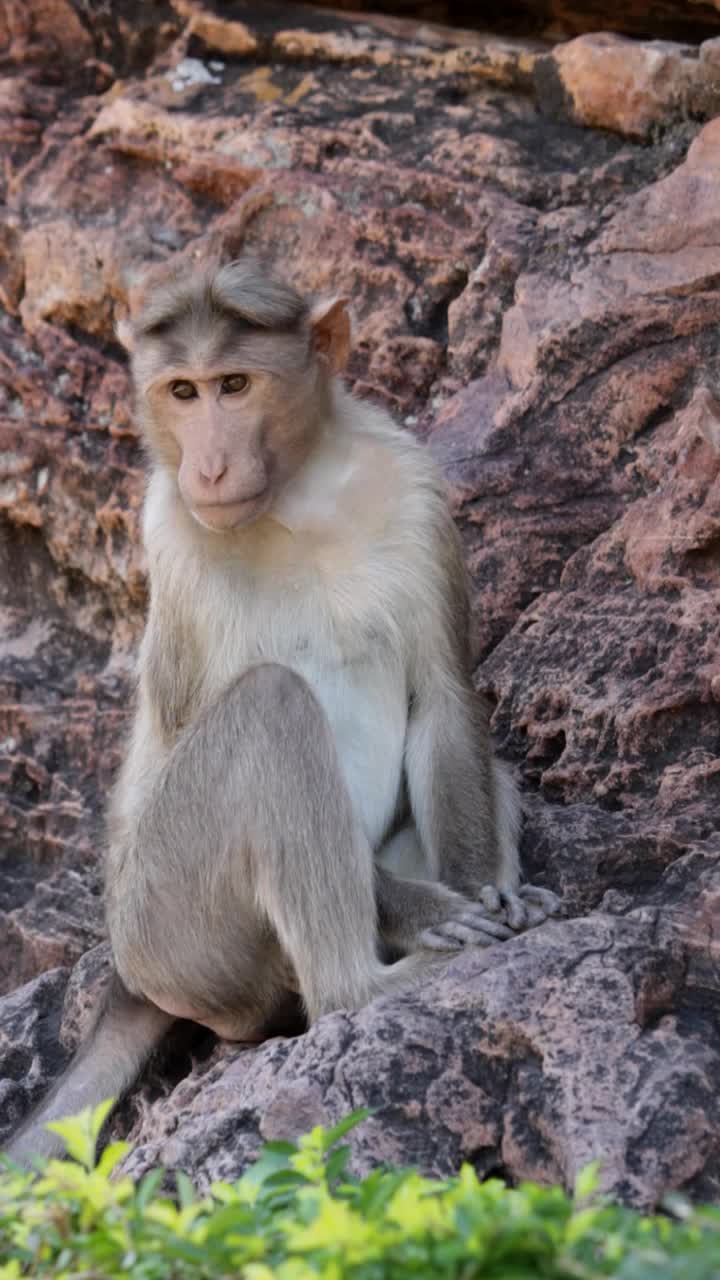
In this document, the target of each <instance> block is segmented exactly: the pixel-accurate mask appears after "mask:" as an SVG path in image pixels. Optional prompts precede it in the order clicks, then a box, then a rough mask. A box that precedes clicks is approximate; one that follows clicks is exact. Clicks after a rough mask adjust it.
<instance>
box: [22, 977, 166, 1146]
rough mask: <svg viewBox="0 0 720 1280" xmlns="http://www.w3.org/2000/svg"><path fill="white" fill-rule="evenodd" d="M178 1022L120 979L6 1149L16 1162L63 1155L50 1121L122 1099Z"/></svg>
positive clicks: (114, 981)
mask: <svg viewBox="0 0 720 1280" xmlns="http://www.w3.org/2000/svg"><path fill="white" fill-rule="evenodd" d="M172 1022H173V1018H171V1017H170V1015H169V1014H167V1013H163V1011H162V1010H161V1009H158V1008H157V1007H156V1006H155V1005H153V1004H150V1003H149V1002H148V1001H145V1000H140V999H138V998H137V997H135V996H132V995H130V993H129V992H128V991H126V990H125V988H124V987H123V986H122V983H121V982H120V980H119V978H117V977H115V979H114V980H113V982H112V983H111V989H110V992H109V994H108V998H107V1001H106V1004H105V1007H104V1009H103V1011H102V1013H101V1014H100V1017H99V1018H98V1021H97V1023H96V1026H95V1029H94V1031H93V1032H92V1033H91V1035H90V1037H89V1039H88V1040H87V1041H86V1043H85V1044H84V1045H82V1046H81V1048H80V1049H79V1050H78V1052H77V1053H76V1055H75V1057H74V1058H73V1060H72V1061H71V1063H70V1065H69V1066H68V1068H67V1070H66V1071H65V1072H64V1073H63V1074H62V1075H61V1076H60V1079H59V1080H58V1081H57V1083H56V1084H55V1085H54V1087H53V1089H52V1091H51V1092H50V1094H49V1095H48V1097H47V1098H45V1099H44V1101H43V1102H42V1103H41V1104H40V1106H39V1107H38V1108H37V1109H36V1110H35V1111H33V1112H32V1113H31V1114H30V1116H29V1118H28V1119H27V1120H26V1121H25V1124H24V1125H23V1126H22V1128H21V1129H20V1130H19V1132H18V1133H17V1134H16V1135H15V1137H14V1138H13V1140H12V1142H11V1143H10V1145H9V1147H7V1148H6V1151H7V1154H8V1155H9V1156H10V1157H11V1159H13V1160H15V1161H16V1163H18V1164H20V1165H23V1166H25V1167H28V1166H29V1165H30V1164H31V1162H32V1159H33V1157H34V1156H45V1157H47V1158H48V1159H50V1158H53V1157H55V1156H60V1155H62V1154H63V1150H64V1143H63V1140H62V1138H61V1137H60V1136H59V1134H56V1133H53V1132H51V1131H50V1130H48V1129H46V1128H45V1126H46V1125H47V1123H48V1122H49V1121H50V1120H62V1119H64V1118H65V1117H66V1116H72V1115H76V1114H77V1113H78V1112H79V1111H82V1109H83V1108H84V1107H88V1106H89V1107H96V1106H97V1105H98V1103H100V1102H104V1101H105V1100H106V1099H107V1098H115V1099H117V1098H119V1097H121V1096H122V1094H123V1093H125V1092H126V1090H127V1089H129V1087H130V1085H131V1084H132V1083H133V1082H134V1080H136V1079H137V1076H138V1075H139V1074H140V1071H141V1070H142V1068H143V1066H144V1064H145V1062H146V1061H147V1059H148V1058H149V1057H150V1054H151V1053H152V1052H153V1050H154V1049H155V1048H156V1047H157V1045H158V1044H159V1042H160V1040H161V1039H162V1037H163V1036H164V1035H165V1032H166V1031H167V1030H168V1028H169V1027H170V1026H171V1024H172Z"/></svg>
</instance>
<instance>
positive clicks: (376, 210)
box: [0, 0, 720, 1204]
mask: <svg viewBox="0 0 720 1280" xmlns="http://www.w3.org/2000/svg"><path fill="white" fill-rule="evenodd" d="M95 8H96V12H95V13H94V16H92V20H91V17H90V16H89V15H91V14H92V6H90V5H89V4H87V3H83V4H80V3H74V0H28V2H23V3H22V4H21V3H19V2H18V3H12V2H11V3H9V4H6V6H5V8H4V10H3V12H2V15H0V50H2V57H3V63H2V77H1V78H0V127H1V136H2V140H3V141H2V157H3V166H2V169H1V171H0V197H1V198H2V201H3V204H2V207H1V208H0V304H1V308H2V309H1V310H0V396H1V397H2V399H1V400H0V406H1V407H0V511H1V513H2V514H1V517H0V518H1V520H2V538H1V539H0V557H2V577H1V584H2V586H1V590H2V601H1V606H0V608H1V614H0V618H1V625H2V632H1V639H0V672H1V678H2V692H1V694H0V697H1V700H2V701H1V707H2V712H1V714H2V726H1V729H0V776H1V777H2V781H3V791H4V794H3V800H2V805H1V806H0V859H1V860H2V864H1V869H2V876H1V879H0V908H1V910H2V915H1V916H0V989H1V990H2V991H3V992H4V993H6V994H5V995H4V997H3V998H2V999H1V1000H0V1098H1V1099H2V1109H1V1110H0V1125H1V1126H2V1129H1V1130H0V1137H1V1136H2V1134H3V1133H5V1132H7V1131H8V1130H9V1129H11V1128H12V1127H13V1126H14V1124H15V1123H16V1122H17V1120H18V1119H19V1118H20V1116H21V1114H22V1113H23V1112H24V1110H25V1109H26V1108H27V1106H28V1104H29V1102H30V1101H31V1099H33V1098H34V1097H36V1096H37V1094H38V1093H39V1092H41V1091H42V1090H43V1089H44V1088H45V1087H46V1086H47V1083H48V1081H49V1080H50V1078H51V1077H52V1076H53V1075H54V1074H55V1073H56V1072H57V1070H58V1069H59V1066H60V1064H61V1062H62V1061H63V1059H64V1057H65V1055H66V1054H67V1052H69V1050H70V1049H71V1048H72V1047H73V1045H74V1044H75V1043H76V1042H77V1040H78V1038H79V1037H80V1036H81V1035H82V1033H83V1029H84V1028H85V1027H86V1026H87V1023H88V1019H89V1017H90V1016H91V1014H92V1008H93V1006H94V1003H95V1001H96V999H97V995H98V993H99V991H100V990H101V987H102V983H103V980H104V975H105V973H106V968H107V956H106V954H105V951H104V949H103V947H102V946H100V948H99V949H98V948H96V949H92V948H94V946H95V944H97V943H99V942H100V940H101V937H102V918H101V905H100V897H99V882H100V877H99V859H100V841H101V829H102V828H101V822H100V814H101V809H102V803H103V800H104V797H105V795H106V792H107V788H108V786H109V784H110V780H111V778H112V775H113V770H114V768H115V766H116V763H117V759H118V752H119V749H120V744H121V741H122V735H123V731H124V728H125V726H126V724H127V716H128V708H129V704H130V699H131V688H132V680H131V658H132V651H133V646H134V644H135V642H136V641H137V638H138V635H139V632H140V628H141V625H142V616H143V609H144V604H145V584H144V577H143V563H142V555H141V552H140V549H139V545H138V516H139V510H140V504H141V499H142V484H143V472H142V460H141V456H140V450H139V446H138V440H137V436H136V433H135V430H134V428H133V425H132V421H131V414H130V409H129V405H128V399H127V376H126V370H125V365H124V362H123V359H122V355H121V352H120V349H119V347H118V346H117V345H116V343H115V342H114V339H113V323H114V320H115V319H116V318H117V316H118V315H119V314H121V313H122V309H123V306H124V302H125V290H126V287H127V286H126V283H125V281H126V276H125V272H126V269H127V268H129V267H132V265H133V264H135V263H138V262H149V261H159V260H162V259H165V258H168V257H169V256H171V255H173V254H185V255H187V257H188V258H192V257H193V256H194V255H196V254H201V253H202V252H203V251H204V249H205V248H206V246H207V244H208V242H209V241H213V242H217V240H219V239H221V240H223V241H224V242H225V243H227V244H228V245H230V246H235V247H237V248H240V247H242V246H246V247H250V248H254V249H258V250H260V251H262V252H263V253H265V254H267V255H268V256H269V257H270V258H271V259H272V260H274V261H277V262H278V263H281V264H282V265H283V266H284V268H285V269H286V270H287V271H288V272H289V273H290V275H291V276H292V277H293V278H294V279H295V280H296V281H297V282H298V283H299V284H300V285H301V286H302V287H304V288H306V289H308V290H316V291H325V290H342V291H347V292H348V293H350V294H351V296H352V298H353V305H354V309H355V316H356V334H357V341H356V345H355V352H354V355H353V358H352V364H351V369H350V377H351V382H352V383H353V384H354V386H355V387H356V389H357V391H358V392H359V393H360V394H363V395H367V396H371V397H374V398H377V399H379V400H381V401H383V402H385V403H386V404H388V405H389V406H390V407H391V408H392V409H393V410H394V412H395V413H396V414H397V415H398V416H399V417H400V418H401V419H402V420H403V421H404V422H405V423H406V425H407V427H408V429H409V430H412V431H415V432H417V433H419V434H420V435H421V436H422V437H424V438H425V439H427V441H428V444H429V447H430V449H431V450H432V451H433V453H434V455H435V457H436V458H437V460H438V462H439V463H440V464H441V466H442V467H443V468H444V471H445V474H446V476H447V479H448V483H449V486H450V492H451V498H452V502H453V505H454V510H455V513H456V515H457V519H458V522H459V525H460V528H461V530H462V533H463V537H464V540H465V546H466V551H467V562H468V566H469V569H470V573H471V576H472V582H473V591H474V603H475V624H476V638H477V653H478V661H479V665H478V672H477V680H478V685H479V686H480V687H482V688H484V689H486V690H487V691H488V692H489V693H490V695H491V696H492V697H493V699H494V700H495V703H496V714H495V727H496V730H497V735H498V741H499V745H500V749H501V751H502V753H503V754H504V755H505V756H506V757H507V758H508V759H510V760H512V761H514V763H515V764H516V766H517V769H518V773H519V775H520V777H521V779H522V783H523V789H524V794H525V797H526V802H527V813H528V817H527V823H526V830H525V836H524V857H525V863H526V867H527V869H528V871H529V872H530V873H531V874H532V876H533V877H534V878H536V879H537V880H539V881H541V882H543V883H545V884H548V885H550V886H551V887H553V888H556V889H558V890H559V891H560V892H561V893H562V895H563V899H564V905H565V918H564V919H563V920H560V921H557V922H554V923H552V924H550V925H547V926H545V927H544V928H542V929H541V930H538V931H536V932H535V933H533V934H531V935H528V936H526V937H523V938H519V939H517V940H515V941H513V942H512V943H510V944H506V945H504V946H498V947H495V948H492V949H490V950H488V951H486V952H482V953H479V952H478V953H475V954H468V955H466V956H464V957H460V958H458V959H456V960H454V961H453V962H452V963H451V964H449V966H448V968H447V971H446V972H444V973H442V974H441V975H439V976H438V978H437V980H436V981H435V982H433V983H432V984H431V985H430V986H429V987H428V989H427V991H426V992H425V993H423V994H418V993H411V994H408V995H407V996H406V997H404V998H397V999H393V1000H389V999H388V1000H383V1001H378V1002H377V1003H376V1004H374V1005H373V1006H372V1007H371V1008H369V1009H367V1010H365V1011H364V1012H362V1013H360V1014H356V1015H354V1016H346V1015H342V1014H338V1015H335V1016H333V1017H330V1018H326V1019H323V1020H322V1021H321V1022H320V1023H319V1024H318V1025H317V1026H316V1027H315V1028H314V1029H313V1030H312V1031H311V1032H310V1033H308V1034H307V1035H306V1036H304V1037H302V1038H300V1039H297V1040H282V1039H280V1040H275V1041H273V1042H271V1043H269V1044H267V1045H265V1046H262V1047H259V1048H250V1049H244V1048H242V1047H238V1046H228V1045H219V1046H218V1045H214V1044H213V1042H212V1039H211V1038H210V1037H208V1036H206V1035H203V1034H199V1035H195V1036H190V1037H189V1038H188V1036H187V1034H186V1033H185V1032H183V1030H182V1029H180V1030H179V1032H178V1035H177V1036H176V1038H175V1040H174V1041H173V1043H172V1044H171V1045H170V1046H168V1049H167V1050H166V1052H165V1053H164V1054H163V1056H162V1057H161V1058H160V1060H159V1061H158V1062H157V1063H156V1064H155V1065H154V1067H153V1069H152V1071H150V1072H148V1074H147V1076H146V1078H145V1080H144V1081H143V1083H142V1084H141V1086H140V1087H139V1088H138V1089H137V1090H136V1091H135V1092H134V1093H133V1095H132V1096H131V1098H130V1099H129V1100H128V1101H127V1102H126V1103H125V1104H124V1105H123V1107H122V1108H121V1110H120V1111H119V1113H118V1115H117V1118H116V1120H115V1127H116V1129H117V1130H118V1131H119V1132H123V1133H129V1134H130V1135H131V1136H132V1137H133V1139H134V1140H135V1141H136V1143H137V1144H138V1145H137V1150H136V1153H135V1155H134V1156H133V1157H132V1159H131V1161H130V1168H131V1169H132V1170H133V1171H134V1172H137V1173H139V1172H141V1171H142V1170H144V1169H146V1168H147V1167H149V1166H150V1165H151V1164H153V1163H157V1162H161V1163H164V1164H166V1165H168V1166H181V1167H183V1168H185V1169H186V1170H188V1171H189V1172H190V1173H191V1174H193V1176H195V1177H196V1178H197V1179H198V1180H199V1181H200V1182H201V1183H202V1184H206V1183H207V1182H208V1180H209V1179H211V1178H212V1177H215V1176H219V1175H222V1176H224V1177H232V1176H234V1175H236V1174H237V1173H239V1172H240V1170H241V1169H242V1168H243V1167H244V1165H245V1163H246V1161H247V1160H248V1158H249V1157H250V1156H251V1155H252V1154H253V1153H254V1152H255V1151H256V1150H257V1147H258V1144H259V1143H260V1141H261V1140H262V1139H263V1138H267V1137H279V1136H292V1135H294V1134H296V1133H298V1132H300V1131H302V1130H303V1129H306V1128H307V1127H308V1126H309V1125H311V1124H313V1123H315V1122H317V1121H321V1120H322V1121H332V1120H334V1119H336V1118H338V1117H339V1116H341V1115H342V1114H344V1113H345V1112H347V1111H348V1110H349V1109H350V1108H351V1107H355V1106H359V1105H361V1104H369V1105H370V1106H372V1107H374V1108H375V1116H374V1118H373V1119H372V1120H370V1121H368V1122H366V1123H365V1124H364V1125H363V1126H362V1127H361V1128H360V1129H359V1130H358V1131H357V1132H356V1134H355V1135H354V1137H353V1139H352V1143H353V1150H354V1159H355V1164H356V1167H357V1168H360V1169H364V1168H368V1167H370V1166H371V1165H372V1164H374V1163H376V1162H377V1161H380V1160H386V1159H392V1160H399V1161H402V1162H407V1161H414V1162H416V1163H417V1164H418V1165H419V1166H420V1167H421V1168H423V1169H424V1170H426V1171H428V1172H437V1173H448V1172H450V1171H451V1170H453V1169H455V1168H457V1165H458V1162H459V1161H460V1160H461V1159H467V1160H470V1161H472V1162H473V1163H474V1164H475V1165H476V1166H477V1167H478V1169H479V1170H481V1171H483V1172H485V1171H489V1170H491V1169H492V1170H495V1171H500V1172H502V1173H503V1174H504V1175H505V1176H507V1177H508V1178H510V1179H517V1178H522V1177H526V1176H532V1177H538V1178H541V1179H544V1180H558V1179H560V1180H563V1181H565V1182H571V1181H572V1178H573V1176H574V1175H575V1173H576V1172H577V1170H578V1169H579V1168H580V1167H582V1165H583V1164H584V1163H586V1162H587V1161H588V1160H589V1159H590V1158H592V1157H600V1158H601V1159H602V1160H603V1161H604V1175H603V1176H604V1179H605V1182H606V1185H607V1186H608V1187H609V1188H611V1189H612V1190H613V1191H614V1192H615V1194H617V1195H620V1196H622V1197H624V1198H626V1199H628V1200H631V1201H633V1202H635V1203H642V1204H652V1203H655V1202H656V1201H657V1200H658V1198H659V1197H660V1196H661V1195H662V1194H663V1193H664V1192H665V1191H667V1190H668V1189H669V1188H672V1187H685V1188H687V1189H689V1190H690V1191H691V1192H694V1193H697V1194H699V1195H703V1196H705V1197H710V1196H713V1195H714V1194H716V1191H717V1184H718V1176H719V1175H720V1120H719V1117H718V1113H717V1097H718V1093H719V1086H720V1036H719V1035H718V1011H719V1009H720V1002H719V998H718V986H719V980H718V942H717V937H718V929H719V928H720V869H719V867H718V855H719V853H720V836H719V835H718V834H717V813H718V801H719V799H720V717H719V714H718V701H719V700H720V657H718V632H719V627H718V622H719V610H720V559H719V556H718V549H719V548H720V479H719V477H720V399H719V398H718V397H719V396H720V391H719V390H718V385H719V383H718V379H719V375H720V337H719V336H718V334H719V330H718V322H719V321H720V214H719V213H718V211H719V210H720V120H713V119H712V117H713V115H714V113H715V112H716V111H717V109H718V103H717V99H716V96H715V95H716V93H717V86H716V83H715V80H714V73H713V75H711V74H710V73H709V69H710V68H716V67H718V66H719V65H720V55H718V53H717V50H716V48H715V41H714V40H713V39H706V40H705V43H704V44H703V45H702V47H701V48H699V47H697V46H688V45H681V44H675V45H669V44H665V45H663V46H662V47H658V46H656V45H652V44H649V43H644V44H637V43H636V44H629V43H628V42H627V40H626V39H624V38H622V37H608V36H600V35H588V34H583V33H579V37H578V38H577V39H574V40H573V41H572V42H570V43H566V44H557V45H555V46H553V45H550V44H544V45H543V44H541V43H539V42H538V41H535V40H525V41H523V40H519V39H517V38H511V37H508V38H505V37H503V36H502V35H499V34H494V35H492V36H481V35H479V34H478V33H477V32H475V33H458V32H457V31H443V29H442V28H438V27H428V26H424V25H422V24H421V23H418V22H413V21H408V20H404V21H403V20H402V19H398V18H397V17H395V18H392V19H387V18H375V17H370V16H368V17H364V18H362V19H360V18H357V17H352V16H348V17H346V18H344V17H342V16H338V15H337V14H332V13H329V12H326V11H318V10H310V9H307V10H306V9H303V8H302V7H301V6H295V5H291V4H267V5H263V6H262V7H260V6H257V5H250V4H242V3H239V2H238V3H229V4H224V5H223V6H222V7H221V8H220V7H219V6H218V8H217V9H212V8H211V7H209V6H207V7H204V8H203V7H200V6H199V5H196V4H194V3H192V2H191V0H173V3H170V0H167V2H165V0H156V2H155V3H152V4H140V3H139V2H138V3H132V2H131V0H128V2H127V3H120V4H116V5H112V6H107V5H101V4H98V5H97V6H95ZM626 8H628V10H630V9H632V6H626ZM656 8H658V7H657V6H656ZM665 8H666V9H668V10H670V9H672V6H671V5H668V6H665ZM710 8H711V6H707V5H706V6H697V9H698V14H699V13H700V11H701V10H702V11H708V13H709V11H710ZM659 9H662V6H659ZM258 14H260V16H258ZM599 25H602V24H599ZM583 31H584V29H583ZM569 34H571V35H573V36H574V35H576V34H578V33H576V32H575V31H574V30H571V31H570V32H569ZM698 34H699V36H700V37H701V38H702V37H705V36H709V35H711V34H712V33H711V32H708V31H705V30H701V31H699V33H698ZM687 38H690V36H689V35H688V36H687ZM607 67H613V68H615V69H617V68H620V71H618V79H617V82H615V81H614V80H613V79H612V77H611V76H609V73H608V74H606V73H605V71H604V70H603V68H605V69H607ZM620 72H622V74H620ZM613 74H614V73H613ZM613 84H616V91H615V92H613V91H612V85H613ZM704 122H705V123H704ZM583 126H585V127H583ZM589 126H596V127H594V128H591V127H589ZM81 957H83V958H82V959H81ZM73 966H75V967H73ZM23 984H25V985H23ZM63 999H64V1004H63Z"/></svg>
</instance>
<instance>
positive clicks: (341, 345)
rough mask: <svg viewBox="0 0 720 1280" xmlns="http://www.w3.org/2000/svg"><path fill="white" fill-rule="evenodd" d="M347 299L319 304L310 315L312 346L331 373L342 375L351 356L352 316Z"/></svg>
mask: <svg viewBox="0 0 720 1280" xmlns="http://www.w3.org/2000/svg"><path fill="white" fill-rule="evenodd" d="M347 305H348V299H347V298H329V299H326V300H325V301H324V302H318V303H316V305H315V306H314V307H313V309H312V311H311V313H310V330H311V334H312V345H313V349H314V351H315V352H316V353H317V355H319V356H321V357H322V359H323V360H325V362H326V363H327V365H328V368H329V369H330V372H331V373H340V371H341V370H342V369H344V368H345V365H346V364H347V360H348V356H349V355H350V316H349V314H348V309H347Z"/></svg>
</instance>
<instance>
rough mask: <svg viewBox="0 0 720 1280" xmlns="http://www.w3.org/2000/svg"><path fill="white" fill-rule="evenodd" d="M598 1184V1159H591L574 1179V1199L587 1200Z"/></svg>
mask: <svg viewBox="0 0 720 1280" xmlns="http://www.w3.org/2000/svg"><path fill="white" fill-rule="evenodd" d="M599 1186H600V1161H599V1160H593V1161H592V1163H591V1164H587V1165H586V1166H585V1168H584V1169H581V1171H580V1173H579V1174H578V1176H577V1178H576V1179H575V1190H574V1198H575V1200H576V1201H581V1200H589V1199H590V1197H591V1196H593V1195H594V1194H595V1192H596V1191H597V1190H598V1188H599Z"/></svg>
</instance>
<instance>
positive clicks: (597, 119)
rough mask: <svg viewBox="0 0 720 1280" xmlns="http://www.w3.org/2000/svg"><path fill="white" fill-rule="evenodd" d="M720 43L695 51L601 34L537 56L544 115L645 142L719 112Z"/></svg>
mask: <svg viewBox="0 0 720 1280" xmlns="http://www.w3.org/2000/svg"><path fill="white" fill-rule="evenodd" d="M719 48H720V43H719V42H718V39H717V38H716V39H713V40H708V41H707V42H706V43H705V44H703V45H702V46H701V47H700V50H699V52H698V50H697V49H696V48H694V47H692V46H689V45H680V44H674V43H672V42H670V41H661V40H656V41H652V42H650V43H646V42H642V41H635V40H629V39H627V38H625V37H623V36H617V35H610V34H607V33H605V32H599V33H594V34H592V35H586V36H578V38H577V39H576V40H569V41H568V42H567V43H566V44H561V45H559V46H558V47H557V48H556V49H554V50H553V51H552V53H550V54H548V55H547V57H544V58H538V59H537V60H536V62H535V64H534V68H533V75H534V77H535V85H536V89H537V92H538V98H539V101H540V105H541V107H542V109H543V110H546V111H548V112H550V113H551V114H555V115H560V116H563V117H565V118H567V119H569V120H572V121H573V122H574V123H575V124H581V125H590V126H592V127H594V128H599V129H615V130H617V132H618V133H622V134H625V135H627V136H628V137H637V138H644V137H647V136H648V134H649V133H650V131H651V130H652V129H655V128H657V127H658V126H663V125H667V124H669V123H670V122H671V121H673V120H681V119H684V118H687V116H688V115H691V116H694V117H695V118H698V117H705V118H708V117H709V116H712V115H716V114H717V112H718V110H720V81H719V80H718V65H717V64H718V49H719Z"/></svg>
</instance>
